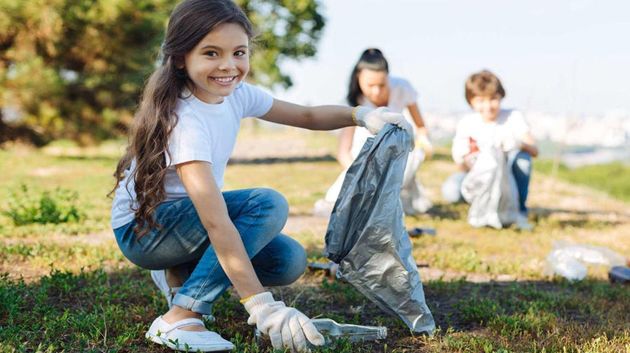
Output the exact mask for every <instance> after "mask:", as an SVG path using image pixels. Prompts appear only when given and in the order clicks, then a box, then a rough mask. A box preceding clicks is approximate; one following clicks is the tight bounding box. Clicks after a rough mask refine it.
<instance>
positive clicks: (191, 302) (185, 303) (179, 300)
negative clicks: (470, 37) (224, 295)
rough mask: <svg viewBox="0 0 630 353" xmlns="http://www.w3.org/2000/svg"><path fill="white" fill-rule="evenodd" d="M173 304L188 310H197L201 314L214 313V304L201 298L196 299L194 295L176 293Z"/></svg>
mask: <svg viewBox="0 0 630 353" xmlns="http://www.w3.org/2000/svg"><path fill="white" fill-rule="evenodd" d="M173 305H177V306H179V307H181V308H184V309H186V310H190V311H193V312H196V313H197V314H201V315H211V314H212V304H211V303H205V302H202V301H199V300H196V299H194V298H192V297H189V296H187V295H183V294H179V293H178V294H177V295H175V298H173Z"/></svg>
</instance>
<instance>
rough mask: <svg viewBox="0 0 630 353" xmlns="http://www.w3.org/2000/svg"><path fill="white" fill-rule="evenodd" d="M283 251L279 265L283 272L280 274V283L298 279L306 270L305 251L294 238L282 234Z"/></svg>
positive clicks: (289, 282)
mask: <svg viewBox="0 0 630 353" xmlns="http://www.w3.org/2000/svg"><path fill="white" fill-rule="evenodd" d="M283 240H284V248H285V249H284V251H283V256H282V258H283V261H282V262H284V263H283V264H282V265H281V267H282V268H283V273H282V276H281V282H282V283H281V285H288V284H291V283H293V282H295V281H297V280H298V278H300V277H301V276H302V274H304V271H305V270H306V251H305V250H304V248H303V247H302V245H300V243H298V242H297V241H295V240H294V239H291V238H289V237H287V236H283Z"/></svg>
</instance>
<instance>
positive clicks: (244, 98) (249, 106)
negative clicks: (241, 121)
mask: <svg viewBox="0 0 630 353" xmlns="http://www.w3.org/2000/svg"><path fill="white" fill-rule="evenodd" d="M238 91H239V92H238V99H240V100H241V103H242V106H243V117H260V116H263V115H265V114H267V112H269V110H270V109H271V106H272V105H273V97H272V96H271V95H270V94H269V93H267V92H265V91H263V90H262V89H261V88H259V87H256V86H253V85H250V84H248V83H243V84H242V85H241V87H239V88H238Z"/></svg>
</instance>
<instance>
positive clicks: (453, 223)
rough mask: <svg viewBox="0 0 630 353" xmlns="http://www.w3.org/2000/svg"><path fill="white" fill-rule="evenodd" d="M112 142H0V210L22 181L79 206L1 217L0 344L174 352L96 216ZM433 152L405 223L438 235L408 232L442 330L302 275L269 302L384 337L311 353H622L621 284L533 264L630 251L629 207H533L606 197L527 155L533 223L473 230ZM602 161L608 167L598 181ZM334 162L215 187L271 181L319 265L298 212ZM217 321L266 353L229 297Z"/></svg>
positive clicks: (156, 307)
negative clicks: (16, 218)
mask: <svg viewBox="0 0 630 353" xmlns="http://www.w3.org/2000/svg"><path fill="white" fill-rule="evenodd" d="M267 133H268V134H270V136H266V134H267ZM241 138H245V139H258V140H260V143H261V144H264V143H267V142H268V141H270V140H272V141H275V143H280V142H281V141H283V139H286V138H287V134H286V133H284V132H271V133H269V132H266V133H262V132H260V131H258V132H256V131H254V132H251V131H249V132H246V133H245V135H243V136H241ZM288 138H300V139H304V140H305V141H306V142H305V144H304V145H305V148H307V149H317V150H318V151H323V152H322V153H323V154H328V155H331V154H334V151H335V148H336V139H335V137H334V136H332V135H328V134H325V133H309V134H294V133H291V134H288ZM120 146H121V145H120V143H116V142H113V143H110V144H107V145H105V146H104V147H101V148H92V149H88V150H82V149H77V148H76V147H75V146H74V145H73V144H71V143H69V142H67V141H65V142H59V143H57V144H55V145H54V146H51V147H49V148H47V149H45V150H31V149H26V148H17V147H15V148H11V149H7V150H0V169H1V170H2V171H3V178H0V210H6V209H7V207H9V205H8V200H9V198H10V195H11V193H12V191H14V190H17V189H16V188H19V186H20V185H21V184H26V185H28V186H29V187H32V188H35V189H37V190H38V192H43V191H45V190H54V189H55V188H58V187H61V188H64V189H67V190H71V191H74V192H76V193H77V195H78V198H77V201H76V204H77V205H78V208H79V210H80V211H81V212H82V213H83V214H84V217H82V218H81V219H80V220H79V221H78V222H69V223H59V224H29V225H22V226H16V225H15V224H14V223H13V222H12V221H11V219H10V218H9V217H7V216H0V273H4V274H3V275H0V352H1V353H4V352H7V353H8V352H169V351H170V350H168V349H164V348H161V347H159V346H157V345H155V344H153V343H150V342H147V341H145V339H144V332H145V331H146V329H147V328H148V325H149V324H150V323H151V321H152V320H153V319H154V318H155V317H156V316H158V315H160V314H162V313H163V312H164V311H165V310H166V302H165V300H164V298H163V297H162V296H161V295H160V294H159V292H158V291H157V289H156V288H155V287H154V285H153V283H152V282H151V279H150V276H149V273H148V271H146V270H142V269H139V268H137V267H135V266H134V265H132V264H130V263H129V262H128V261H127V260H126V259H125V258H124V257H123V256H122V254H121V253H120V251H119V249H118V247H117V245H116V243H115V241H114V239H113V235H112V234H111V230H110V229H109V225H108V222H109V220H108V217H109V207H110V202H111V201H110V200H109V199H108V198H107V197H106V194H107V192H108V191H109V189H110V188H111V186H112V181H113V180H112V177H111V174H112V171H113V168H114V166H115V163H116V155H117V154H118V153H120V151H121V148H120ZM438 152H441V151H438ZM320 155H321V153H320ZM444 156H445V154H444V153H438V156H437V157H438V158H435V159H434V160H432V161H428V162H426V163H425V165H424V166H423V167H422V169H421V171H420V178H421V180H422V181H423V183H424V185H425V186H426V187H427V188H428V189H429V190H430V191H431V192H432V193H433V199H434V201H435V203H436V205H435V207H434V208H433V209H432V211H431V212H430V214H428V215H423V216H420V217H417V218H413V217H408V218H407V219H406V223H407V225H408V226H428V227H435V228H436V229H437V231H438V235H437V236H436V237H421V238H415V239H413V240H412V242H413V244H414V250H413V251H414V257H415V259H416V261H417V262H418V263H420V264H422V265H423V267H421V269H420V272H421V275H422V276H423V277H424V289H425V295H426V300H427V303H428V305H429V307H430V308H431V310H432V312H433V314H434V317H435V320H436V323H437V325H438V331H437V332H436V334H435V335H434V336H433V337H426V336H422V335H415V336H414V335H411V334H410V333H409V331H408V329H407V328H406V327H405V326H404V325H403V324H402V323H401V322H400V320H398V319H396V318H394V317H391V316H389V315H387V314H385V313H383V312H382V311H381V310H380V309H378V307H376V306H375V305H373V304H372V303H371V302H369V301H368V300H367V299H366V298H365V297H364V296H362V295H361V294H360V293H359V292H357V291H356V290H355V289H354V288H353V287H351V286H350V285H348V284H346V283H343V282H340V281H333V280H331V279H330V278H328V277H326V275H325V274H324V273H320V272H307V273H306V274H305V275H304V276H303V277H302V278H301V279H300V280H299V281H298V282H297V283H295V284H293V285H291V286H288V287H282V288H274V289H273V292H274V296H275V297H276V298H279V299H282V300H284V301H285V302H286V303H287V304H289V305H294V306H296V307H298V308H299V309H300V310H302V311H303V312H305V313H306V314H307V315H309V316H319V315H322V316H325V317H330V318H332V319H334V320H337V321H338V322H344V323H354V324H367V325H384V326H387V328H388V338H387V339H386V340H383V341H380V342H374V343H363V344H359V343H358V344H351V343H349V342H346V341H338V342H336V343H335V344H334V345H333V346H330V347H326V348H320V349H316V350H314V352H340V353H350V352H352V353H355V352H358V353H367V352H388V353H403V352H405V353H409V352H611V353H612V352H630V290H628V287H627V286H625V287H624V286H615V285H610V284H609V283H608V281H607V279H606V269H605V268H602V267H592V268H589V276H588V278H587V279H586V280H584V281H582V282H575V283H571V282H568V281H565V280H563V279H559V278H554V277H551V276H549V275H547V274H546V273H545V272H544V270H545V263H544V258H545V256H546V255H547V253H548V252H549V250H550V249H551V246H552V243H553V242H554V241H555V240H568V241H575V242H585V243H590V244H593V245H600V246H607V247H610V248H611V249H613V250H615V251H617V252H620V253H622V254H630V238H629V237H628V234H629V233H628V229H629V224H630V222H629V220H628V217H627V216H625V218H624V217H623V214H624V212H626V209H625V207H621V208H619V209H615V210H613V211H610V212H612V213H605V212H609V211H605V212H604V211H598V212H600V213H597V212H594V213H589V212H586V211H579V212H578V210H574V211H571V210H566V209H563V210H562V212H559V211H554V210H553V207H552V206H553V205H550V204H546V203H545V202H547V201H546V200H547V198H545V197H546V196H547V194H548V193H555V192H557V196H555V198H557V200H555V201H558V202H560V201H562V200H563V199H570V200H582V201H584V202H585V203H586V204H588V205H590V206H592V207H595V208H596V207H597V205H608V203H610V202H609V201H610V199H607V198H606V197H605V196H602V195H598V194H597V193H594V194H595V195H596V196H584V195H580V194H579V193H574V192H571V188H570V187H568V189H567V190H568V191H567V190H565V189H562V190H563V191H562V192H560V191H558V190H560V189H558V188H555V186H557V185H560V184H557V183H555V182H554V184H552V185H555V186H551V187H552V188H555V189H551V190H550V189H544V187H545V185H546V184H545V183H546V181H548V180H550V179H549V178H548V177H547V176H544V174H545V173H548V172H549V171H550V169H549V164H548V163H547V162H544V161H542V162H540V161H537V162H536V164H535V165H536V168H537V171H539V172H541V173H536V174H535V176H534V180H533V186H534V187H533V188H532V203H533V206H535V207H534V208H535V210H536V211H535V212H534V214H532V217H531V220H532V222H534V223H535V225H536V229H535V230H534V232H531V233H521V232H518V231H516V230H514V229H511V228H510V229H505V230H502V231H496V230H493V229H485V228H484V229H473V228H471V227H469V226H468V225H467V223H466V220H465V217H466V211H467V206H466V205H463V204H458V205H447V204H444V203H443V202H441V200H440V198H439V186H440V184H441V182H442V181H443V180H444V179H445V178H446V177H447V176H448V175H449V174H450V173H451V172H453V170H454V169H453V166H452V165H451V163H450V161H448V158H445V157H444ZM443 157H444V158H443ZM298 160H299V159H298ZM268 162H269V161H268ZM612 168H613V167H611V166H604V167H602V169H603V170H606V171H608V172H601V173H600V172H599V171H597V170H596V169H592V170H591V169H589V173H590V174H589V175H590V176H591V177H593V178H595V176H598V177H600V178H602V179H600V180H605V181H606V183H608V181H610V180H613V179H614V178H615V177H616V174H622V172H626V174H627V169H621V171H619V170H617V169H612ZM620 168H625V167H620ZM612 170H616V172H614V173H612V174H610V173H611V171H612ZM339 171H340V168H339V166H338V165H337V164H336V163H335V162H334V161H330V160H327V159H326V158H320V159H315V160H308V159H303V160H301V161H298V162H294V163H286V162H283V160H282V159H279V160H275V161H273V163H263V164H256V163H241V164H234V165H230V166H229V167H228V171H227V174H226V188H227V189H232V188H241V187H254V186H268V187H272V188H275V189H277V190H279V191H280V192H281V193H283V194H284V195H285V196H286V197H287V199H288V200H289V203H290V214H291V219H292V220H293V222H294V223H291V222H290V223H291V224H289V225H288V227H290V228H291V232H289V233H290V235H291V236H293V237H294V238H295V239H297V240H298V241H300V242H301V243H302V244H304V246H305V247H306V249H307V252H308V254H309V257H310V260H322V253H323V250H324V232H325V230H326V222H325V220H318V219H313V218H311V217H310V212H311V208H312V205H313V203H314V201H315V200H317V199H318V198H320V197H322V196H323V195H324V192H325V191H326V188H327V186H328V185H329V184H330V183H331V182H332V181H333V180H334V179H335V177H336V175H337V173H338V172H339ZM563 173H567V174H566V175H569V174H572V173H574V171H568V170H564V169H561V170H560V172H559V173H558V177H559V178H561V179H565V178H567V180H569V181H571V182H573V183H578V184H586V183H587V181H582V179H570V178H569V177H568V176H566V175H565V174H563ZM598 173H600V174H598ZM588 182H590V179H588ZM558 183H560V182H558ZM606 183H604V182H603V181H602V182H600V183H595V185H594V187H598V186H602V185H603V184H606ZM611 183H612V182H611ZM619 183H620V185H621V184H623V180H621V179H619ZM562 185H564V184H562ZM602 190H603V189H602ZM605 191H607V190H605ZM608 192H610V191H608ZM611 193H612V192H611ZM589 195H590V194H589ZM615 196H616V197H618V198H619V199H625V198H624V197H622V196H619V195H617V194H615ZM592 197H595V198H592ZM626 200H627V199H626ZM624 205H625V204H624ZM611 207H612V206H611ZM595 211H597V210H595ZM602 212H603V213H604V216H600V214H601V213H602ZM615 212H616V213H615ZM295 222H297V223H295ZM300 222H301V223H300ZM214 314H215V316H216V318H217V321H216V322H213V323H207V325H208V327H209V328H210V329H213V330H216V331H217V332H219V333H221V335H223V336H224V337H226V338H228V339H230V340H231V341H232V342H233V343H234V344H235V345H236V349H235V351H236V352H252V353H253V352H259V353H262V352H265V353H267V352H272V350H271V348H270V345H269V341H267V340H263V341H262V342H256V340H255V338H254V335H253V329H252V327H251V326H248V325H247V324H246V318H247V315H246V313H245V310H244V309H243V308H242V305H241V304H240V303H239V302H238V298H237V297H236V296H235V295H234V294H233V293H231V292H228V293H226V294H225V295H224V296H223V297H222V298H221V299H220V300H219V301H218V302H217V303H216V305H215V306H214Z"/></svg>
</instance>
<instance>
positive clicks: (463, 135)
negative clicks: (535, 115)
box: [451, 109, 529, 164]
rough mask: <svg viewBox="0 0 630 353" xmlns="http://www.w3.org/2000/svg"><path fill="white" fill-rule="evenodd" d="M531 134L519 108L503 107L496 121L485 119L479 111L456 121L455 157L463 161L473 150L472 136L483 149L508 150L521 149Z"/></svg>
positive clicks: (452, 150) (458, 160) (456, 160)
mask: <svg viewBox="0 0 630 353" xmlns="http://www.w3.org/2000/svg"><path fill="white" fill-rule="evenodd" d="M528 133H529V125H527V122H526V121H525V117H524V116H523V114H522V113H521V112H520V111H518V110H512V109H501V110H500V111H499V115H498V116H497V119H496V120H495V121H490V122H487V121H484V120H483V118H482V117H481V115H480V114H479V113H476V112H475V113H472V114H469V115H466V116H465V117H463V118H462V119H461V120H460V121H459V123H458V124H457V129H456V130H455V137H454V138H453V146H452V149H451V152H452V156H453V160H454V161H455V163H457V164H461V163H464V156H465V155H467V154H468V153H470V152H471V151H470V139H473V140H474V141H475V142H476V143H477V146H478V148H479V149H480V150H482V149H485V148H489V147H499V148H501V149H503V150H504V151H505V152H509V151H512V150H515V149H517V148H519V146H520V142H521V141H523V138H524V137H525V136H526V135H527V134H528Z"/></svg>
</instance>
